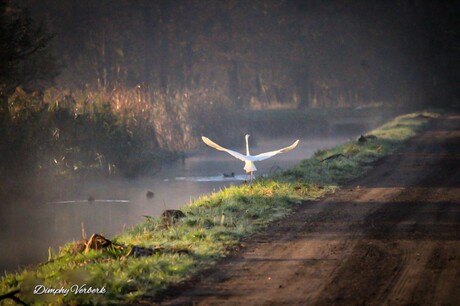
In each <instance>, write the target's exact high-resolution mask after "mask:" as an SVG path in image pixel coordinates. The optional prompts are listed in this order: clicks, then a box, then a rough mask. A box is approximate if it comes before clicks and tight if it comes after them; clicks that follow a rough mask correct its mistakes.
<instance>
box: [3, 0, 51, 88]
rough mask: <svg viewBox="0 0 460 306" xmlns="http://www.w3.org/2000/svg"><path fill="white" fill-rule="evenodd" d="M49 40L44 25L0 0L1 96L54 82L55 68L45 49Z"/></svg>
mask: <svg viewBox="0 0 460 306" xmlns="http://www.w3.org/2000/svg"><path fill="white" fill-rule="evenodd" d="M51 38H52V35H51V34H49V33H48V32H47V31H46V28H45V26H44V24H43V23H41V24H36V23H35V22H34V21H33V20H32V19H31V18H30V17H29V16H28V14H27V13H26V12H25V11H23V10H21V9H19V8H18V7H15V6H13V5H11V4H10V3H9V1H6V0H0V71H1V74H0V90H1V91H0V95H2V96H6V95H8V94H10V93H11V92H12V91H14V89H15V88H16V87H17V86H22V87H25V88H28V89H37V88H41V87H42V86H43V85H44V84H46V83H49V82H51V81H52V80H53V79H54V77H55V76H56V75H57V73H58V66H57V64H56V61H55V59H54V57H53V56H52V55H51V54H50V53H49V52H48V50H47V48H46V47H47V45H48V43H49V41H50V40H51Z"/></svg>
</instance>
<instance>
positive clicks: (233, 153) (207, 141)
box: [201, 136, 248, 162]
mask: <svg viewBox="0 0 460 306" xmlns="http://www.w3.org/2000/svg"><path fill="white" fill-rule="evenodd" d="M201 139H202V140H203V142H204V143H205V144H207V145H208V146H210V147H213V148H214V149H216V150H219V151H224V152H227V153H228V154H230V155H231V156H233V157H236V158H238V159H239V160H242V161H244V162H245V161H247V160H248V158H247V157H246V155H243V154H241V153H238V152H235V151H233V150H229V149H226V148H224V147H221V146H219V145H218V144H217V143H215V142H213V141H212V140H211V139H209V138H207V137H204V136H201Z"/></svg>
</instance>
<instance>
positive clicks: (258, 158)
mask: <svg viewBox="0 0 460 306" xmlns="http://www.w3.org/2000/svg"><path fill="white" fill-rule="evenodd" d="M298 143H299V140H298V139H297V140H296V142H294V143H293V144H291V145H290V146H289V147H286V148H282V149H279V150H276V151H270V152H265V153H261V154H258V155H255V156H254V157H253V158H252V161H261V160H264V159H267V158H270V157H273V156H275V155H276V154H279V153H284V152H287V151H290V150H292V149H294V148H295V147H297V144H298Z"/></svg>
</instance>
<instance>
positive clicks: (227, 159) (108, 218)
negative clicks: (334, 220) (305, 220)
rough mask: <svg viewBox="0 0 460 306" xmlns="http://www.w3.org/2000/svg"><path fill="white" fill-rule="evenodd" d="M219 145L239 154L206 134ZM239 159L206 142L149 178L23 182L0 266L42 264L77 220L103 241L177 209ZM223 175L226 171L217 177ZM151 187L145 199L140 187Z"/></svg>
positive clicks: (213, 185)
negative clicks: (24, 192) (29, 191)
mask: <svg viewBox="0 0 460 306" xmlns="http://www.w3.org/2000/svg"><path fill="white" fill-rule="evenodd" d="M383 120H384V117H381V118H379V120H376V121H375V122H374V123H373V124H370V125H361V126H358V128H357V127H356V126H353V125H351V127H352V128H350V129H343V128H341V129H340V133H337V131H333V133H330V135H324V136H321V137H317V136H308V137H306V138H300V143H299V145H298V146H297V147H296V148H295V149H294V150H292V151H289V152H287V153H285V154H280V155H277V156H275V157H273V158H271V159H268V160H265V161H262V162H259V163H257V169H258V171H257V172H255V175H256V177H260V176H263V175H267V174H270V173H273V172H276V171H282V170H286V169H288V168H289V167H292V166H294V165H295V164H297V163H298V162H299V161H300V160H302V159H305V158H309V157H311V156H312V155H313V153H314V152H315V151H316V150H318V149H325V148H331V147H333V146H335V145H337V144H340V143H343V142H346V141H348V140H350V139H355V138H356V137H357V136H359V135H360V134H361V133H364V132H365V131H368V130H369V129H371V128H374V127H376V126H377V125H379V124H380V123H382V122H383ZM296 139H297V138H296V137H295V136H289V137H288V136H283V137H276V138H270V137H266V136H265V137H259V136H258V135H257V133H255V134H253V135H252V136H251V138H249V145H250V150H251V153H252V154H258V153H262V152H266V151H271V150H275V149H279V148H282V147H285V146H287V145H290V144H291V143H292V142H294V141H295V140H296ZM213 140H214V141H216V142H217V143H219V144H221V145H222V146H226V147H228V148H230V149H234V150H237V151H240V152H244V150H245V148H244V137H243V135H242V137H241V146H240V147H233V146H228V145H226V144H225V143H222V142H220V141H219V139H213ZM243 166H244V164H243V163H242V162H241V161H239V160H237V159H235V158H233V157H232V156H230V155H229V154H227V153H225V152H220V151H217V150H214V149H212V148H209V147H205V146H203V147H201V148H200V149H198V150H195V151H191V152H187V157H186V158H185V159H184V160H178V161H177V162H174V163H170V164H166V165H164V166H163V167H162V169H161V170H160V171H159V172H157V173H156V174H155V175H154V176H150V177H139V178H135V179H126V178H85V179H79V180H74V181H68V182H66V183H65V184H57V185H55V186H52V185H49V186H46V182H40V184H37V186H41V187H36V186H24V188H35V189H37V190H36V191H37V194H40V196H37V197H36V198H33V199H31V198H27V197H23V196H21V194H17V195H13V196H10V197H9V199H7V201H10V203H4V204H5V205H3V208H2V219H3V220H2V222H1V225H0V229H1V231H0V241H1V242H2V246H3V250H4V251H3V252H1V254H0V263H1V264H0V270H2V271H3V270H7V271H9V272H11V271H14V270H16V269H17V268H18V267H21V266H25V265H28V264H36V263H40V262H44V261H46V260H47V258H48V249H49V247H50V246H51V247H52V248H53V249H54V251H57V250H58V247H59V246H62V245H64V244H65V243H67V242H69V241H73V240H74V241H77V240H80V239H81V238H82V224H83V228H84V231H85V233H86V236H87V237H89V236H90V235H91V234H93V233H99V234H102V235H104V236H106V237H108V238H109V239H110V238H112V237H113V236H114V235H117V234H119V233H121V232H122V231H123V230H124V229H126V228H128V227H130V226H132V225H134V224H137V223H139V222H141V221H142V220H143V219H144V216H159V215H160V214H161V213H162V212H163V211H164V210H165V209H178V208H180V207H182V206H184V205H187V204H188V203H190V201H191V200H193V199H194V198H197V197H199V196H200V195H202V194H209V193H211V192H214V191H219V190H220V189H221V188H224V187H225V186H230V185H231V184H241V183H242V181H243V180H244V179H245V173H244V170H243ZM224 173H225V174H227V175H230V176H231V173H234V177H225V176H224ZM149 191H151V192H153V193H154V196H153V197H151V198H149V197H148V196H147V192H149Z"/></svg>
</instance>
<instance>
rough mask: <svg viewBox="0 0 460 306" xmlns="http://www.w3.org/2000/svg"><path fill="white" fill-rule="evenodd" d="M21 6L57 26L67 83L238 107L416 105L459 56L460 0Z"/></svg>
mask: <svg viewBox="0 0 460 306" xmlns="http://www.w3.org/2000/svg"><path fill="white" fill-rule="evenodd" d="M17 3H18V4H20V5H21V7H26V8H28V10H29V11H30V13H31V14H32V15H33V16H35V17H36V18H37V20H45V21H46V24H47V25H48V26H49V30H50V31H51V33H54V35H55V37H54V40H53V41H52V44H53V45H52V47H53V51H54V54H55V56H56V57H57V58H58V59H59V62H60V63H62V64H63V65H64V66H63V69H62V74H61V75H60V76H59V77H58V79H57V80H58V83H59V85H61V86H63V87H66V88H68V87H82V86H91V87H94V86H102V87H109V88H114V87H116V86H119V85H122V86H127V87H134V86H137V85H139V84H143V85H149V86H151V87H153V88H155V89H158V90H159V91H162V92H165V93H172V92H174V93H177V92H186V91H195V90H203V89H206V90H215V91H218V92H221V93H223V94H225V95H226V96H228V97H229V98H230V99H231V100H232V101H233V102H234V103H235V105H238V106H240V107H243V108H244V107H246V108H247V107H249V103H250V101H251V99H257V100H258V101H260V102H261V103H262V104H263V103H269V102H274V101H277V102H281V103H286V102H292V101H296V102H297V103H298V104H300V106H302V107H312V106H314V107H322V106H332V107H337V106H340V105H343V106H345V105H350V104H354V103H355V104H362V103H366V102H371V101H385V102H386V103H392V102H393V103H408V102H412V103H420V100H421V99H431V98H433V97H436V96H437V95H438V94H439V93H436V92H437V91H445V90H451V89H452V87H450V86H451V85H452V84H448V83H449V79H448V78H449V77H451V71H449V70H450V68H449V67H448V63H449V62H450V63H451V62H452V60H453V56H455V55H458V46H457V43H458V36H459V33H458V32H459V30H458V27H457V26H456V25H457V17H456V16H458V15H457V14H458V13H459V4H458V1H456V2H455V1H440V2H439V1H420V0H419V1H417V0H414V1H372V0H371V1H348V0H342V1H305V0H302V1H300V0H297V1H296V0H291V1H282V0H272V1H267V0H253V1H238V0H231V1H212V0H209V1H206V0H191V1H190V0H187V1H178V0H176V1H174V0H173V1H170V0H166V1H127V0H125V1H121V0H120V1H56V0H41V1H33V0H27V1H17ZM456 53H457V54H456Z"/></svg>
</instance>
